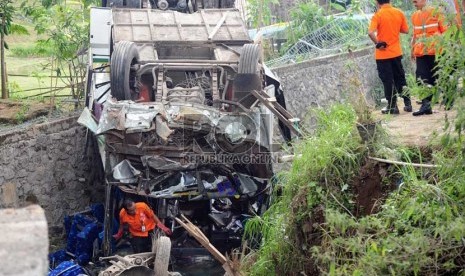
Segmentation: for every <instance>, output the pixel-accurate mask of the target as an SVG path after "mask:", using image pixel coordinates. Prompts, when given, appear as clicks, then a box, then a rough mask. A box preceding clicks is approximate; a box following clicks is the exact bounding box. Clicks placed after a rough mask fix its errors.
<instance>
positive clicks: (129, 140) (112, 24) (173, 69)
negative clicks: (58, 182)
mask: <svg viewBox="0 0 465 276" xmlns="http://www.w3.org/2000/svg"><path fill="white" fill-rule="evenodd" d="M89 54H90V55H89V68H88V81H87V107H86V109H85V110H84V112H83V113H82V115H81V117H80V118H79V122H81V123H82V124H84V125H86V126H87V127H88V128H89V129H90V130H91V131H92V132H93V133H94V134H95V138H96V139H98V145H99V152H100V154H101V157H102V162H103V164H104V169H105V172H106V183H107V186H106V202H105V223H104V238H103V255H105V256H108V255H110V254H111V253H112V252H113V250H114V246H113V248H112V242H113V241H112V238H111V237H112V234H114V233H113V230H112V229H114V219H115V218H117V215H116V214H117V212H118V211H119V208H120V204H121V201H122V199H124V198H125V197H131V198H133V199H136V200H141V201H145V202H147V203H149V205H150V206H151V207H152V209H153V210H154V211H155V213H156V214H157V216H158V217H159V218H160V219H161V220H163V221H164V223H165V225H167V226H168V227H170V228H171V231H172V232H173V234H172V236H171V237H170V238H171V241H172V244H173V248H174V249H175V248H192V247H200V244H199V243H198V242H196V241H195V240H194V239H193V238H191V237H190V236H189V235H188V234H187V233H186V231H185V229H183V228H182V227H181V225H180V224H179V223H178V222H177V221H176V219H175V218H177V217H179V216H180V215H183V216H185V217H186V218H189V220H190V221H192V222H193V223H194V224H195V225H197V226H198V227H199V229H200V230H201V231H202V232H203V233H204V234H205V236H206V237H207V238H208V239H209V242H211V244H213V245H214V246H215V247H216V248H218V250H219V251H221V252H226V251H229V250H230V249H231V248H236V247H239V246H240V242H241V238H242V233H243V227H244V223H245V221H246V220H247V218H249V217H250V216H253V215H260V214H262V213H263V212H264V211H265V210H266V208H267V207H268V204H269V199H270V193H271V188H272V183H271V182H272V181H271V179H272V177H273V170H272V162H273V161H272V143H273V142H272V141H273V139H272V138H273V133H274V131H273V125H274V117H275V116H276V117H277V118H278V119H279V128H280V130H281V134H283V137H284V141H289V140H290V139H291V132H290V131H293V132H294V133H295V134H297V135H299V130H298V128H297V127H296V125H297V122H298V119H295V118H292V116H291V115H290V114H289V113H287V111H286V110H285V104H284V94H283V91H282V89H281V87H280V83H279V81H278V80H277V79H276V78H275V77H274V76H273V74H272V73H271V71H269V70H268V69H267V68H266V67H265V65H264V64H263V63H262V59H261V48H260V45H258V44H252V43H251V41H250V39H249V37H248V35H247V30H246V28H245V25H244V23H243V20H242V18H241V15H240V13H239V11H238V10H235V9H198V8H197V6H195V7H194V8H192V7H189V9H186V11H185V12H179V11H176V10H170V9H166V10H161V9H150V8H139V9H130V8H118V7H112V8H93V9H92V10H91V47H90V50H89Z"/></svg>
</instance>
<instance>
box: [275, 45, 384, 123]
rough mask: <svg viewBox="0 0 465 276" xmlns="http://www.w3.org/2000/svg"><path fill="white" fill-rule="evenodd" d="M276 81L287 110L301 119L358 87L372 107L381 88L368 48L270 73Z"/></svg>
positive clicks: (340, 98)
mask: <svg viewBox="0 0 465 276" xmlns="http://www.w3.org/2000/svg"><path fill="white" fill-rule="evenodd" d="M272 71H273V72H274V73H275V74H276V75H277V76H278V77H279V79H280V81H281V83H282V85H283V87H284V92H285V96H286V105H287V106H286V107H287V109H288V110H289V111H290V112H291V113H292V114H293V115H294V116H297V117H298V118H301V119H302V118H305V114H306V113H307V111H308V110H309V108H311V107H318V106H323V107H324V106H328V105H331V104H333V103H336V102H344V99H345V98H346V97H348V95H350V93H353V91H351V90H353V89H354V87H355V86H359V85H360V86H359V87H360V88H361V89H362V90H363V91H364V93H365V94H366V97H367V98H368V99H369V101H371V102H372V103H374V100H375V98H378V97H380V95H378V94H377V93H382V92H381V91H378V92H376V88H378V87H381V82H380V81H379V79H378V73H377V71H376V63H375V60H374V50H373V48H372V47H370V48H367V49H362V50H359V51H355V52H352V53H345V54H339V55H334V56H329V57H324V58H318V59H313V60H310V61H306V62H302V63H298V64H293V65H287V66H283V67H279V68H275V69H272Z"/></svg>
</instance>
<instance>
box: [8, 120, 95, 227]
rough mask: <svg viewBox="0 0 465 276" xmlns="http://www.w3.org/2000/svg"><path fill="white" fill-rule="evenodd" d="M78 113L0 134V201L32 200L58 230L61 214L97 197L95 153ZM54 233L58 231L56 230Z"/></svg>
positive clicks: (23, 202)
mask: <svg viewBox="0 0 465 276" xmlns="http://www.w3.org/2000/svg"><path fill="white" fill-rule="evenodd" d="M76 121H77V117H70V118H66V119H60V120H56V121H53V122H47V123H41V124H35V125H31V126H29V127H25V128H21V129H19V130H14V131H10V132H6V133H2V134H0V207H1V208H9V207H14V208H18V207H23V206H27V205H29V204H37V205H39V206H41V207H42V208H43V209H44V211H45V216H46V218H47V222H48V226H49V227H50V228H51V230H52V232H51V234H53V232H54V231H53V230H54V229H55V228H56V229H55V230H56V231H57V232H58V233H60V232H59V231H61V228H62V226H63V217H64V216H65V215H67V214H71V213H74V212H77V211H82V210H83V209H85V207H87V206H88V205H89V204H91V203H94V202H102V200H103V191H100V190H101V189H102V188H103V186H102V185H101V184H100V183H98V179H99V175H98V170H97V168H99V165H100V163H101V162H100V161H99V159H97V157H96V156H94V155H93V154H92V148H91V147H88V148H87V150H86V149H85V144H86V129H85V128H84V127H82V126H80V125H78V124H77V122H76ZM58 233H57V234H58Z"/></svg>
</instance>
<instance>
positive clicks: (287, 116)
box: [252, 90, 302, 136]
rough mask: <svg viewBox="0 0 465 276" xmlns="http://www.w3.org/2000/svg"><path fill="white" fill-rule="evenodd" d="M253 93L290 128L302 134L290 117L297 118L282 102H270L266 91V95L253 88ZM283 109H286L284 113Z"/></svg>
mask: <svg viewBox="0 0 465 276" xmlns="http://www.w3.org/2000/svg"><path fill="white" fill-rule="evenodd" d="M252 94H253V95H254V96H255V97H256V98H257V99H258V100H259V101H260V102H261V103H263V104H264V105H265V106H266V107H267V108H268V109H269V110H270V111H271V112H272V113H273V114H274V115H276V117H278V119H279V120H280V121H281V122H282V123H283V124H285V125H286V126H287V127H288V128H289V129H290V130H292V131H293V132H294V133H295V134H297V135H298V136H302V133H301V132H300V131H299V130H298V129H297V128H296V127H295V126H294V124H293V123H291V122H290V121H289V119H295V118H293V117H292V115H290V113H289V112H287V111H286V110H285V109H284V108H283V107H282V106H281V105H280V104H278V103H276V102H269V101H268V100H267V98H268V95H267V94H266V93H263V94H265V95H266V97H265V96H264V95H263V94H262V93H260V91H256V90H252ZM282 110H284V111H286V112H285V113H284V112H283V113H284V114H283V113H282V112H281V111H282Z"/></svg>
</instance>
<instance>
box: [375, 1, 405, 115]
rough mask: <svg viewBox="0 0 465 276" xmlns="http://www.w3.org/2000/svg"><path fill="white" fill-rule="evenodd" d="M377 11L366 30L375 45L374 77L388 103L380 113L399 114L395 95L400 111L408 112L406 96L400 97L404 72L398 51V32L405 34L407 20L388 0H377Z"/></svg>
mask: <svg viewBox="0 0 465 276" xmlns="http://www.w3.org/2000/svg"><path fill="white" fill-rule="evenodd" d="M377 2H378V6H379V9H378V11H377V12H376V13H375V14H374V15H373V17H372V19H371V22H370V26H369V28H368V36H369V37H370V39H371V40H372V41H373V43H374V44H375V45H376V50H375V59H376V67H377V69H378V76H379V78H380V79H381V81H382V83H383V86H384V96H385V97H386V100H387V101H388V106H387V108H386V109H383V110H381V112H382V113H383V114H399V109H398V107H397V96H396V93H394V91H393V88H394V87H393V85H392V84H393V83H394V86H395V89H396V92H397V93H399V94H401V95H402V97H403V99H404V105H405V106H404V111H407V112H412V104H411V101H410V97H409V96H408V95H406V94H402V89H403V87H404V86H406V85H407V82H406V80H405V71H404V68H403V66H402V48H401V45H400V33H404V34H407V33H408V25H407V18H406V17H405V15H404V13H403V12H402V11H401V10H400V9H397V8H394V7H392V6H391V4H390V1H389V0H377Z"/></svg>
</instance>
